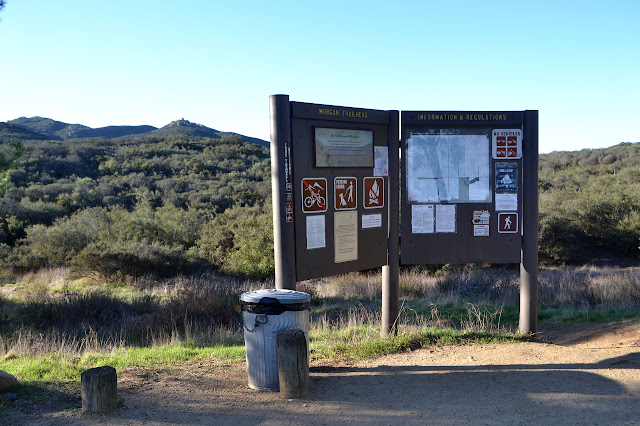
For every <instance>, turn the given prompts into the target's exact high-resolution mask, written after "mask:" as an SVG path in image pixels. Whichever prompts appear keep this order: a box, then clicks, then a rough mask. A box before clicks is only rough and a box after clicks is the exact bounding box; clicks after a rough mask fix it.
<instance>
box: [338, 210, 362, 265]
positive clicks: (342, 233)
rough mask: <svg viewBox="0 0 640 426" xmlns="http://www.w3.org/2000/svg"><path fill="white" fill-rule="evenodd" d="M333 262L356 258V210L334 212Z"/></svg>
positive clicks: (348, 260)
mask: <svg viewBox="0 0 640 426" xmlns="http://www.w3.org/2000/svg"><path fill="white" fill-rule="evenodd" d="M334 243H335V263H342V262H350V261H352V260H358V212H357V211H356V210H351V211H346V212H335V213H334Z"/></svg>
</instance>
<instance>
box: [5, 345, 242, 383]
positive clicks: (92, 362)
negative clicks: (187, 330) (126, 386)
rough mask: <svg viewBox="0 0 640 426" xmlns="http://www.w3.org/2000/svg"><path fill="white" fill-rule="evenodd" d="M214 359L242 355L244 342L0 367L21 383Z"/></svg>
mask: <svg viewBox="0 0 640 426" xmlns="http://www.w3.org/2000/svg"><path fill="white" fill-rule="evenodd" d="M204 359H215V360H217V361H220V362H231V361H240V360H242V359H244V345H243V344H242V343H241V342H237V343H236V344H233V345H215V346H206V347H198V346H196V345H193V344H181V345H163V346H157V347H147V348H135V347H132V348H121V349H114V350H112V351H111V352H108V353H85V354H83V355H78V356H75V355H56V354H50V355H44V356H16V357H9V358H8V359H6V360H2V361H0V370H4V371H6V372H8V373H10V374H13V375H14V376H16V377H17V378H18V379H19V380H20V382H21V383H25V384H29V383H33V382H65V381H79V380H80V373H81V372H82V371H84V370H86V369H89V368H93V367H98V366H101V365H109V366H111V367H113V368H115V369H116V370H122V369H126V368H132V367H153V366H159V365H160V366H162V365H175V364H179V363H181V362H185V361H198V360H204Z"/></svg>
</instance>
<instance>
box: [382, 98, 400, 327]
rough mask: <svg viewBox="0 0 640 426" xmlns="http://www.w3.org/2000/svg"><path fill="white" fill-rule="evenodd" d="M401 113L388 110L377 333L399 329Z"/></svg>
mask: <svg viewBox="0 0 640 426" xmlns="http://www.w3.org/2000/svg"><path fill="white" fill-rule="evenodd" d="M399 131H400V116H399V112H398V111H390V112H389V139H388V143H389V191H388V200H389V203H388V204H387V205H388V209H389V242H388V243H389V248H388V254H387V264H386V265H385V266H383V267H382V326H381V329H380V334H381V335H382V336H386V335H389V334H396V333H397V332H398V315H399V307H398V300H399V298H400V297H399V293H400V291H399V287H400V238H399V233H400V211H399V209H398V206H399V205H400V182H399V181H398V180H399V178H400V143H399V139H398V135H399Z"/></svg>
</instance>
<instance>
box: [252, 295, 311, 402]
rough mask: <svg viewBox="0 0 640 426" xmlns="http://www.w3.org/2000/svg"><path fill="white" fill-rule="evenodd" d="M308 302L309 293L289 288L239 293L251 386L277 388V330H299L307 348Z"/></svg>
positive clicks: (258, 388) (266, 388)
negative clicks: (303, 336)
mask: <svg viewBox="0 0 640 426" xmlns="http://www.w3.org/2000/svg"><path fill="white" fill-rule="evenodd" d="M310 302H311V295H309V294H307V293H303V292H300V291H293V290H277V289H264V290H257V291H252V292H249V293H243V294H242V295H241V296H240V304H241V305H242V322H243V325H244V344H245V350H246V353H247V373H248V375H249V387H250V388H251V389H257V390H261V391H274V392H277V391H279V390H280V384H279V380H278V359H277V346H276V342H277V337H278V332H279V331H282V330H293V329H300V330H302V331H304V334H305V336H306V338H307V347H309V345H308V342H309V305H310Z"/></svg>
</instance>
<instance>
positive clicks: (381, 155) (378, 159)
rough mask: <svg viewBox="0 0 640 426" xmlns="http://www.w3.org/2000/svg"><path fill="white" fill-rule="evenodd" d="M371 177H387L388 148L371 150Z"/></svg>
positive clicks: (379, 147) (378, 147) (377, 147)
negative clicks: (372, 164) (372, 161)
mask: <svg viewBox="0 0 640 426" xmlns="http://www.w3.org/2000/svg"><path fill="white" fill-rule="evenodd" d="M373 160H374V166H373V175H374V176H389V148H388V147H386V146H376V147H374V148H373Z"/></svg>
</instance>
